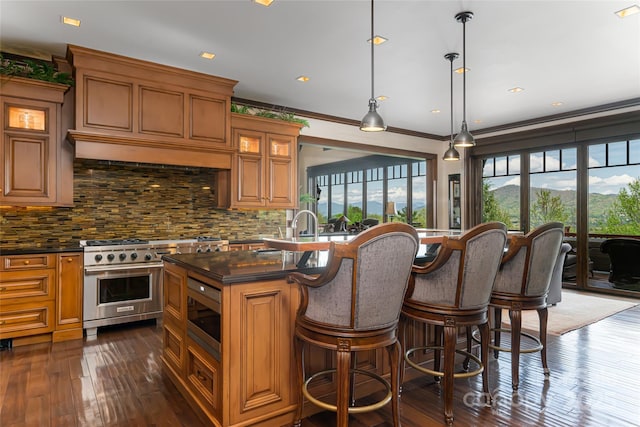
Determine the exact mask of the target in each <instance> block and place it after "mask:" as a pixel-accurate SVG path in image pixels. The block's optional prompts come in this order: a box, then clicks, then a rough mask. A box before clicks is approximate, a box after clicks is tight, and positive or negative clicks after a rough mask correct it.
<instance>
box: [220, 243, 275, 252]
mask: <svg viewBox="0 0 640 427" xmlns="http://www.w3.org/2000/svg"><path fill="white" fill-rule="evenodd" d="M266 247H267V245H266V244H264V243H263V242H254V243H231V244H229V251H230V252H233V251H255V250H256V249H265V248H266Z"/></svg>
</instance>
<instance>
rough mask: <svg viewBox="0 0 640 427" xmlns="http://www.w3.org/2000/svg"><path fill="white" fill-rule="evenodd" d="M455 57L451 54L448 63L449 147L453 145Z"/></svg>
mask: <svg viewBox="0 0 640 427" xmlns="http://www.w3.org/2000/svg"><path fill="white" fill-rule="evenodd" d="M454 59H455V57H453V56H451V58H450V59H449V63H450V65H451V66H450V70H449V79H450V80H451V85H450V86H451V94H450V98H449V99H450V100H451V108H450V110H451V121H450V123H451V133H450V135H449V148H451V147H452V146H453V60H454Z"/></svg>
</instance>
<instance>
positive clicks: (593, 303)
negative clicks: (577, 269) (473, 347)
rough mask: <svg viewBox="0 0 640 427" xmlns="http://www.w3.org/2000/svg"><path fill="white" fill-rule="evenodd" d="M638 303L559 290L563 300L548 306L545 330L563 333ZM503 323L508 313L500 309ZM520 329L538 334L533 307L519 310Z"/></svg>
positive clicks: (536, 314) (506, 322)
mask: <svg viewBox="0 0 640 427" xmlns="http://www.w3.org/2000/svg"><path fill="white" fill-rule="evenodd" d="M639 303H640V300H634V299H630V298H619V297H615V296H608V295H607V296H599V295H598V296H595V295H593V294H585V293H583V292H577V291H568V290H563V291H562V301H560V302H559V303H558V304H557V305H555V306H550V307H549V308H548V313H549V318H548V321H547V333H548V334H550V335H562V334H565V333H567V332H569V331H573V330H575V329H579V328H581V327H583V326H586V325H590V324H592V323H595V322H597V321H599V320H602V319H604V318H606V317H609V316H611V315H612V314H616V313H619V312H621V311H623V310H627V309H629V308H631V307H634V306H636V305H638V304H639ZM502 323H503V324H504V325H506V326H508V325H509V313H508V312H507V311H506V310H503V312H502ZM522 329H524V330H527V331H532V332H535V333H537V332H538V329H539V320H538V313H537V312H536V311H535V310H527V311H524V312H522Z"/></svg>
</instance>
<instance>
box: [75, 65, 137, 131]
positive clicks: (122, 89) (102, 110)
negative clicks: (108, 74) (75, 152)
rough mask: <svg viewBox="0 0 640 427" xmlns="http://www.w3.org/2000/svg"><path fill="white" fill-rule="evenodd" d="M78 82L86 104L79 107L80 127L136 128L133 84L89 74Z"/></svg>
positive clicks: (130, 129)
mask: <svg viewBox="0 0 640 427" xmlns="http://www.w3.org/2000/svg"><path fill="white" fill-rule="evenodd" d="M79 83H80V85H79V86H78V93H82V92H83V90H84V97H83V98H82V100H81V102H82V103H84V106H82V105H80V106H78V108H77V110H76V128H77V129H82V128H100V129H112V130H119V131H122V132H132V131H133V85H132V84H131V83H128V82H116V81H112V80H108V79H106V78H101V77H98V76H86V75H85V76H84V81H81V82H79ZM79 101H80V100H79ZM83 112H84V115H83ZM78 113H79V114H78ZM81 120H82V121H81ZM80 121H81V122H80ZM78 122H80V123H78Z"/></svg>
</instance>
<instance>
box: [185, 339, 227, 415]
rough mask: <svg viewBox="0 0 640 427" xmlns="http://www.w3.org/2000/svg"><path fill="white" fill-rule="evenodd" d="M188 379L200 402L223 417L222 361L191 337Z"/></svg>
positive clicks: (188, 344) (210, 411)
mask: <svg viewBox="0 0 640 427" xmlns="http://www.w3.org/2000/svg"><path fill="white" fill-rule="evenodd" d="M187 358H188V361H187V374H186V377H187V381H188V383H189V387H190V389H191V390H193V392H194V395H195V397H196V399H197V400H198V403H200V405H201V406H202V407H204V408H205V409H206V411H207V412H208V413H210V414H212V415H213V416H214V417H215V418H217V419H221V418H222V417H221V415H222V414H221V409H222V408H221V402H222V393H221V391H222V387H221V383H220V381H221V378H222V376H221V375H220V363H219V362H218V361H217V360H215V359H214V358H212V357H211V356H209V355H208V354H207V353H206V352H204V351H202V349H201V348H200V347H199V346H198V344H197V343H195V342H194V341H193V340H191V339H190V338H187Z"/></svg>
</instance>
